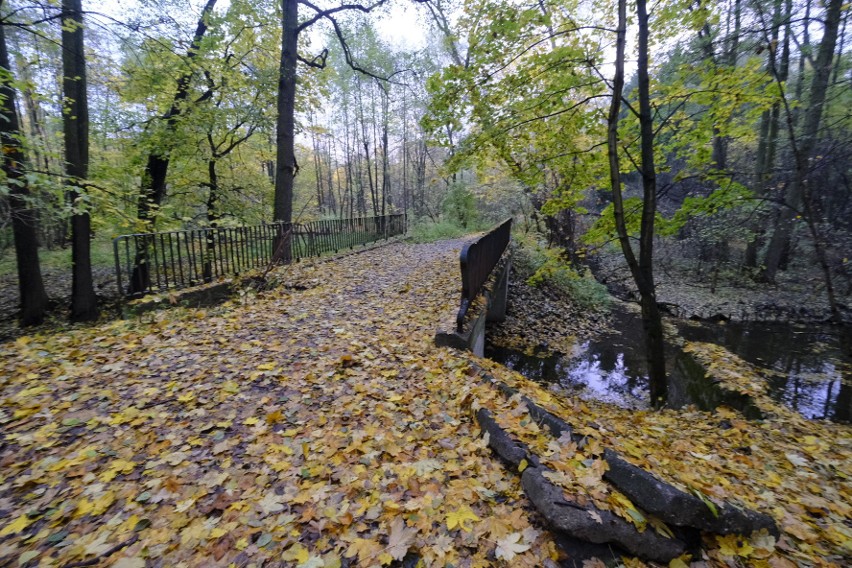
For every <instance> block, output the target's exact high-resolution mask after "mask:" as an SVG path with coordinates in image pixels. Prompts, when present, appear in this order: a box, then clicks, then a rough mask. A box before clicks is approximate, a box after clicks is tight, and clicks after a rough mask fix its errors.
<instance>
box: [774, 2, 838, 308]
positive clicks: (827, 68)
mask: <svg viewBox="0 0 852 568" xmlns="http://www.w3.org/2000/svg"><path fill="white" fill-rule="evenodd" d="M841 7H842V0H830V2H829V3H828V5H827V6H826V13H825V18H824V21H825V27H824V31H823V37H822V41H821V42H820V46H819V52H818V54H817V59H816V62H815V63H814V72H813V79H812V80H811V88H810V97H809V103H808V108H807V112H805V113H804V117H805V118H804V125H803V127H802V133H801V136H800V137H799V139H798V140H797V136H796V133H795V131H794V130H793V123H792V120H788V131H789V136H790V139H791V143H792V145H793V153H794V158H795V175H794V177H793V180H792V182H791V183H790V184H789V185H788V187H787V192H786V195H785V199H784V201H785V203H784V206H785V207H784V209H782V210H781V211H780V214H779V218H778V224H777V225H776V227H775V231H774V233H773V234H772V240H771V241H770V243H769V248H768V250H767V253H766V261H765V263H764V264H765V272H764V277H765V278H766V280H768V281H773V280H774V279H775V275H776V273H777V271H778V269H779V267H780V265H781V259H782V255H783V253H784V248H785V247H786V246H788V243H789V241H790V237H791V235H792V232H793V220H794V219H793V218H794V216H796V215H797V214H801V213H804V214H805V216H806V217H812V212H811V211H810V208H811V204H810V201H809V198H810V195H809V188H808V187H807V181H808V180H807V177H808V174H809V173H810V172H809V163H810V158H811V156H812V155H813V152H814V149H815V147H816V144H817V141H818V137H819V129H820V124H821V121H822V113H823V105H824V103H825V96H826V91H827V90H828V84H829V80H830V78H831V63H832V59H833V58H834V49H835V47H836V45H837V35H838V30H839V27H840V15H841ZM778 80H780V79H778ZM803 206H804V209H805V210H804V211H802V209H803ZM805 221H806V222H807V223H808V226H809V229H810V230H811V233H812V236H813V237H814V246H815V247H816V250H815V252H816V254H817V257H818V261H819V262H820V265H821V268H822V270H823V276H824V278H825V281H826V293H827V294H828V296H829V304H830V305H831V308H832V313H833V315H834V317H839V311H838V307H837V303H836V299H835V298H834V290H833V286H832V281H831V273H830V270H829V267H828V265H827V263H826V262H825V259H824V250H823V243H822V242H821V238H819V233H818V231H817V230H816V223H817V220H816V219H813V218H806V219H805Z"/></svg>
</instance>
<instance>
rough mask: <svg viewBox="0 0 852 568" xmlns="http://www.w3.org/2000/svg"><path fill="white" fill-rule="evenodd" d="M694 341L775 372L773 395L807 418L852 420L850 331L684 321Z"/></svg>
mask: <svg viewBox="0 0 852 568" xmlns="http://www.w3.org/2000/svg"><path fill="white" fill-rule="evenodd" d="M680 333H681V335H683V336H684V337H685V338H686V339H688V340H690V341H708V342H712V343H717V344H719V345H723V346H724V347H726V348H727V349H728V350H730V351H731V352H733V353H735V354H736V355H737V356H739V357H741V358H742V359H744V360H746V361H748V362H750V363H753V364H754V365H757V366H759V367H763V368H765V369H771V370H772V371H775V372H774V373H772V374H770V376H769V379H768V387H769V390H768V393H769V395H770V396H771V397H772V398H773V399H774V400H776V401H777V402H780V403H781V404H784V405H786V406H788V407H789V408H792V409H793V410H796V411H797V412H799V413H801V414H802V415H803V416H805V417H807V418H813V419H828V420H833V421H835V422H850V421H852V354H850V345H851V344H852V342H850V338H849V330H848V329H843V328H838V327H831V326H818V325H814V326H808V327H803V326H795V325H790V324H777V323H748V322H746V323H743V322H729V323H726V324H710V323H702V324H700V325H696V324H694V323H689V324H687V323H684V324H683V325H682V326H681V329H680Z"/></svg>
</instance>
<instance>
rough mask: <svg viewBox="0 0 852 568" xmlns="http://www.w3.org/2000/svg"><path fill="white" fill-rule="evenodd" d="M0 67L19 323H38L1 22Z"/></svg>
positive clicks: (33, 246) (37, 272)
mask: <svg viewBox="0 0 852 568" xmlns="http://www.w3.org/2000/svg"><path fill="white" fill-rule="evenodd" d="M2 6H3V1H2V0H0V7H2ZM0 68H2V70H3V72H4V74H5V75H6V78H5V79H6V80H4V81H0V119H2V121H3V123H4V124H5V126H4V128H2V129H0V140H2V143H3V150H4V151H3V157H2V164H3V172H4V173H5V174H6V180H7V182H6V183H7V184H8V185H9V208H10V209H11V215H12V234H13V235H14V239H15V259H16V261H17V266H18V287H19V290H20V294H21V311H20V314H19V318H20V323H21V325H22V326H29V325H37V324H39V323H41V322H42V321H43V320H44V313H45V311H46V310H47V293H45V291H44V282H43V281H42V278H41V264H40V263H39V258H38V237H37V235H36V213H35V211H33V210H32V208H31V204H30V201H29V196H30V190H29V187H28V185H27V180H26V178H25V177H24V172H23V170H22V168H23V164H24V153H23V150H22V149H21V138H20V135H21V127H20V124H19V122H18V114H17V112H16V111H15V107H16V104H17V103H16V98H17V93H16V92H15V89H14V88H13V87H12V85H11V77H12V68H11V66H10V65H9V52H8V50H7V49H6V26H5V25H0Z"/></svg>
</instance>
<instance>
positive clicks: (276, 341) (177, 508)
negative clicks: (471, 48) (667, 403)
mask: <svg viewBox="0 0 852 568" xmlns="http://www.w3.org/2000/svg"><path fill="white" fill-rule="evenodd" d="M462 244H463V242H462V241H446V242H441V243H433V244H428V245H410V244H403V243H397V244H393V245H390V246H388V247H384V248H380V249H375V250H372V251H367V252H364V253H361V254H357V255H351V256H346V257H343V258H338V259H335V260H332V261H323V262H303V263H299V264H297V265H293V266H289V267H285V268H282V269H281V276H280V278H282V279H283V280H284V282H285V283H286V282H293V283H304V282H311V283H312V284H311V286H303V285H298V286H296V285H293V286H283V287H279V288H277V289H274V290H270V291H266V292H262V293H259V294H257V295H252V296H249V295H242V296H241V297H240V300H239V301H234V302H231V303H226V304H224V305H222V306H219V307H216V308H211V309H206V310H190V309H182V308H179V309H173V310H166V311H160V312H153V313H149V314H146V315H143V316H141V317H139V318H137V319H133V320H125V321H115V322H110V323H104V324H99V325H95V326H89V327H79V328H77V329H74V330H72V331H70V332H62V333H49V332H45V333H40V334H37V335H33V336H24V337H20V338H18V339H17V340H15V341H13V342H9V343H7V344H4V345H2V346H0V356H2V361H3V371H2V375H0V389H1V390H0V426H2V431H3V434H2V445H0V511H2V512H3V513H4V515H3V520H2V521H0V564H4V565H6V564H12V565H22V566H24V565H27V566H29V565H33V566H34V565H40V566H65V565H67V564H70V563H75V562H76V563H79V562H85V561H93V560H99V561H101V564H102V565H116V566H144V565H151V566H153V565H168V566H172V565H179V564H183V565H186V566H229V565H238V566H241V565H249V564H254V565H256V566H262V565H265V564H268V563H283V564H284V565H293V566H316V567H333V566H345V565H354V566H383V565H391V564H394V563H399V562H400V561H401V560H402V559H403V558H406V556H407V555H416V556H418V557H419V558H420V560H421V561H422V563H423V565H426V566H446V565H450V564H452V565H454V566H491V565H499V564H506V565H511V566H542V565H547V564H552V563H553V562H555V561H557V560H559V559H560V552H559V551H558V550H557V548H556V546H555V544H554V539H553V537H552V535H551V534H550V533H548V532H547V531H546V530H541V529H543V527H541V525H540V520H539V518H538V517H537V515H536V514H535V512H534V511H533V510H532V507H531V505H530V504H529V502H528V501H527V500H526V499H525V498H524V496H523V492H522V490H521V488H520V483H519V478H518V476H517V474H516V473H515V472H511V471H508V470H506V469H505V468H504V467H503V466H502V465H501V464H500V462H499V461H498V460H497V459H496V458H494V457H493V456H492V454H491V452H490V450H489V449H488V448H487V444H486V443H485V441H484V440H483V439H482V437H481V436H480V432H479V428H478V426H477V424H476V421H475V419H474V418H473V415H472V413H471V406H472V403H473V404H476V405H483V406H488V407H490V408H492V410H494V411H496V415H497V416H499V417H500V421H501V423H502V425H503V426H504V427H506V428H507V429H508V430H509V431H510V432H511V433H512V434H513V435H516V436H517V437H518V438H520V439H523V440H524V441H525V442H526V443H527V444H529V445H530V447H531V448H533V449H534V450H535V451H537V452H539V455H541V456H545V457H546V458H548V459H549V458H553V459H552V460H551V461H552V462H553V463H554V464H556V465H557V467H555V468H554V470H555V471H556V472H557V473H561V474H562V476H563V478H564V479H562V481H563V482H564V486H565V489H566V490H567V491H569V492H573V493H572V494H577V495H587V498H589V499H593V500H596V502H597V501H606V502H608V503H610V505H609V508H610V509H612V510H614V511H616V512H621V514H622V515H625V514H626V515H627V516H626V518H632V517H631V515H630V506H629V502H628V503H624V501H623V500H621V499H618V497H612V495H613V494H614V492H612V491H606V488H605V487H604V485H603V484H602V482H601V481H600V477H599V475H600V473H601V471H600V465H599V463H598V461H596V460H597V454H596V451H597V452H599V451H602V450H601V448H603V447H604V446H609V447H613V448H615V449H617V450H619V451H620V452H622V453H623V454H624V455H625V456H628V457H629V458H630V459H632V460H633V461H634V462H635V463H637V464H638V465H642V466H644V467H646V468H647V469H649V470H650V471H652V472H654V473H655V474H656V475H659V476H660V477H663V478H665V479H667V480H669V481H671V482H673V483H676V484H680V485H681V486H683V487H686V488H688V489H694V490H697V491H701V492H702V494H704V495H707V496H708V497H709V498H711V499H713V498H718V499H728V500H731V501H733V502H739V503H741V504H743V505H745V506H750V507H754V508H757V509H760V510H764V511H766V512H768V513H769V514H771V515H773V516H774V517H775V518H776V520H777V521H778V522H779V525H781V526H782V527H783V531H784V532H783V536H782V538H781V539H780V540H778V541H775V540H774V539H772V537H771V536H768V535H751V536H750V537H749V536H747V537H746V538H747V540H739V541H737V540H735V541H730V540H725V539H722V538H721V537H720V538H719V539H715V540H714V539H712V538H710V537H708V539H706V542H705V549H704V552H703V553H702V554H703V556H704V558H694V559H692V560H695V561H703V562H707V563H709V564H711V565H719V566H723V565H729V564H730V563H731V562H736V561H742V562H749V563H751V564H750V565H756V566H764V565H765V566H784V565H790V564H784V562H788V563H789V562H793V561H796V562H798V561H804V562H807V563H811V564H815V565H826V566H829V565H837V566H839V565H842V559H843V558H844V557H848V556H847V555H848V554H850V552H852V549H850V547H852V544H850V543H852V539H850V529H849V523H850V512H849V505H848V503H849V502H850V493H851V492H850V486H849V480H850V476H852V471H850V436H849V428H848V427H845V426H839V425H829V424H824V423H814V422H808V421H805V420H803V419H798V420H797V419H796V418H795V416H790V414H791V413H788V414H779V415H778V417H777V418H769V419H767V420H765V421H763V422H760V423H750V422H746V421H745V420H743V419H742V418H740V417H738V416H737V415H736V414H735V413H734V412H732V411H728V410H725V409H722V410H720V411H718V412H716V413H706V412H697V411H692V410H687V411H664V412H660V413H653V412H635V411H633V412H631V411H624V410H621V409H618V408H614V407H612V406H608V405H605V404H595V403H592V402H587V401H581V400H575V399H570V398H557V397H555V396H554V395H553V394H552V393H550V392H549V391H547V390H546V389H544V388H542V387H540V386H538V385H536V384H534V383H531V382H530V381H527V380H526V379H524V378H523V377H521V376H520V375H517V374H515V373H513V372H511V371H508V370H507V369H505V368H502V367H500V366H498V365H492V364H488V363H487V362H486V363H485V365H486V367H487V368H488V370H489V372H490V373H492V374H494V375H495V376H497V377H498V378H500V379H501V380H504V381H506V382H507V383H509V384H511V385H512V386H516V387H518V388H520V389H521V390H522V391H523V392H524V393H525V394H527V395H528V396H529V397H530V398H531V399H533V400H535V401H536V402H537V403H538V404H540V405H542V406H544V407H546V408H548V409H550V410H552V411H553V412H555V413H556V414H558V415H560V416H562V417H563V418H565V419H566V420H568V421H569V422H572V423H573V424H574V425H575V426H576V427H577V428H579V429H580V431H581V432H583V433H585V434H587V435H588V436H589V437H590V439H591V440H593V443H592V444H590V445H588V446H586V447H585V448H584V449H583V450H582V452H583V454H582V458H583V459H579V458H580V457H581V456H580V454H578V453H576V449H575V448H571V447H570V445H567V444H562V445H560V444H559V443H558V442H556V443H555V442H554V440H552V439H548V438H547V436H545V435H544V433H543V432H541V431H540V429H538V428H537V426H536V425H535V424H534V421H532V420H529V418H528V416H527V418H526V419H525V418H524V416H525V409H524V408H521V405H520V404H519V400H518V399H517V398H515V399H505V398H502V395H499V393H497V392H496V390H495V389H494V388H493V387H489V385H487V384H484V383H482V382H480V381H479V380H478V379H477V378H476V377H475V374H476V371H475V370H474V368H473V367H471V366H470V364H469V363H470V361H471V360H472V359H473V358H472V356H471V355H469V354H465V353H459V352H455V351H452V350H449V349H438V348H435V347H434V346H433V344H432V337H433V334H434V332H435V330H436V328H438V327H441V326H444V327H446V325H445V324H446V322H450V321H452V318H453V314H454V311H455V308H456V305H457V301H458V294H459V282H458V276H457V274H456V269H455V267H456V266H457V258H458V252H459V250H460V248H461V246H462ZM480 363H482V362H481V361H480ZM720 422H726V423H729V424H730V425H731V427H728V428H726V429H724V430H722V429H720V427H719V423H720ZM745 448H747V450H746V449H745ZM791 455H792V456H794V457H793V458H791V457H789V456H791ZM554 456H556V457H554ZM779 456H780V457H779ZM557 458H564V460H560V459H557ZM802 460H804V462H803V461H802ZM563 462H564V463H563ZM803 463H804V465H803ZM566 464H567V465H566ZM577 464H579V465H577ZM580 489H582V490H583V491H584V492H585V493H581V492H579V490H580ZM622 497H623V496H622ZM748 539H750V540H748ZM563 554H564V553H563ZM738 559H742V560H738ZM838 559H839V560H838ZM685 560H689V559H685ZM625 562H629V563H630V564H631V565H641V563H639V564H637V561H635V560H629V559H628V560H625Z"/></svg>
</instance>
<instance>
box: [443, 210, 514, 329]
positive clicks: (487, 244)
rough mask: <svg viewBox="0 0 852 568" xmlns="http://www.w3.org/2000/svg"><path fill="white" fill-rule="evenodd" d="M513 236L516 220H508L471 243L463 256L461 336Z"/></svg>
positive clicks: (460, 313)
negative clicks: (473, 305) (474, 302)
mask: <svg viewBox="0 0 852 568" xmlns="http://www.w3.org/2000/svg"><path fill="white" fill-rule="evenodd" d="M511 235H512V219H511V218H510V219H506V220H505V221H503V222H502V223H500V224H499V225H497V226H496V227H495V228H493V229H491V230H490V231H488V232H487V233H485V234H484V235H482V236H481V237H479V238H478V239H476V240H474V241H471V242H469V243H467V244H466V245H465V246H464V248H463V249H462V251H461V255H459V258H460V261H461V275H462V294H461V307H460V308H459V313H458V315H457V316H456V326H457V329H458V332H459V333H461V332H462V331H463V328H464V317H465V315H466V314H467V310H468V308H470V304H471V302H472V301H473V300H474V298H476V296H477V294H479V292H480V290H482V286H483V285H484V284H485V282H486V281H487V280H488V276H489V275H490V274H491V271H492V270H494V267H495V266H497V262H499V260H500V257H502V256H503V252H504V251H505V250H506V247H507V246H509V239H510V238H511Z"/></svg>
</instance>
